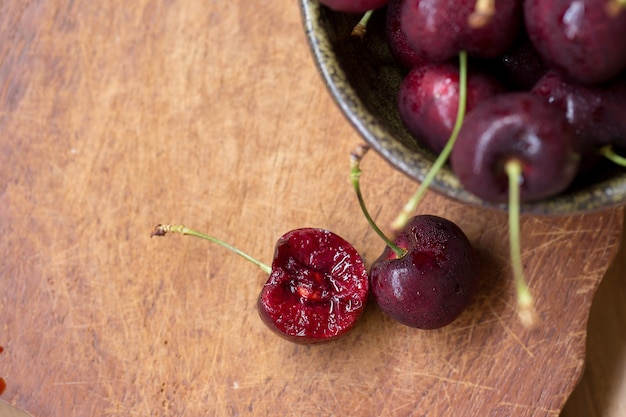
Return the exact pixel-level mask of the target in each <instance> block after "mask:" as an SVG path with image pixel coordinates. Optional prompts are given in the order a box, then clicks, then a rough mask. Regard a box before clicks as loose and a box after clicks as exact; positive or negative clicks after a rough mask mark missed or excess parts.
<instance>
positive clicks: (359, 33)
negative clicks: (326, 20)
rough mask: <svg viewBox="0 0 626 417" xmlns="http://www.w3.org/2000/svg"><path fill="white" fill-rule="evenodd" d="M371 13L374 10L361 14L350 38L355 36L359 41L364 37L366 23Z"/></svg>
mask: <svg viewBox="0 0 626 417" xmlns="http://www.w3.org/2000/svg"><path fill="white" fill-rule="evenodd" d="M372 13H374V10H368V11H366V12H365V14H363V17H361V20H359V23H357V24H356V25H355V26H354V28H353V29H352V36H356V37H359V38H361V39H362V38H363V37H364V36H365V32H367V23H368V22H369V21H370V18H371V17H372Z"/></svg>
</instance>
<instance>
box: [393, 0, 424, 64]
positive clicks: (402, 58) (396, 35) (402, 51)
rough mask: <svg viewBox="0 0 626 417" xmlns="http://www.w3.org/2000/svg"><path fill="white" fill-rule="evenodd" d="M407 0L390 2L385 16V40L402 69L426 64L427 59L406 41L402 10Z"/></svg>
mask: <svg viewBox="0 0 626 417" xmlns="http://www.w3.org/2000/svg"><path fill="white" fill-rule="evenodd" d="M404 1H405V0H389V3H388V4H387V14H386V15H385V38H386V40H387V44H388V45H389V50H390V51H391V55H393V57H394V59H395V60H396V62H397V63H398V65H400V66H401V67H403V68H405V69H410V68H413V67H415V66H417V65H422V64H425V63H426V62H427V61H426V59H425V58H424V57H423V56H421V55H419V54H417V53H416V52H415V51H414V50H413V48H412V47H411V45H409V42H408V41H407V39H406V34H405V33H404V31H403V30H402V26H401V24H400V10H401V7H402V3H403V2H404Z"/></svg>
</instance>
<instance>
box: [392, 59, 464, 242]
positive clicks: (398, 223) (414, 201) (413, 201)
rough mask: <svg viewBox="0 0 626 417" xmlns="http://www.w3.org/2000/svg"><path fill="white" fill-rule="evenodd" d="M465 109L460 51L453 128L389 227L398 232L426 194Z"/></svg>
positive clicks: (454, 140) (451, 144) (458, 127)
mask: <svg viewBox="0 0 626 417" xmlns="http://www.w3.org/2000/svg"><path fill="white" fill-rule="evenodd" d="M466 107H467V52H465V51H462V52H461V53H460V54H459V106H458V111H457V117H456V121H455V123H454V127H453V128H452V133H451V134H450V138H449V139H448V141H447V142H446V146H445V147H444V148H443V150H442V151H441V153H440V154H439V155H438V156H437V159H436V160H435V162H434V163H433V165H432V167H431V169H430V170H429V171H428V173H427V174H426V177H425V178H424V181H423V182H422V183H421V184H420V186H419V187H418V189H417V191H416V192H415V194H413V196H412V197H411V198H410V199H409V201H408V202H407V203H406V204H405V206H404V207H403V208H402V210H401V211H400V214H398V216H397V217H396V219H395V220H394V221H393V223H392V224H391V227H392V228H393V229H394V230H396V231H398V230H400V229H402V228H403V227H404V226H405V225H406V224H407V222H408V221H409V219H410V218H411V216H412V215H413V213H414V212H415V210H416V209H417V206H418V205H419V203H420V201H421V200H422V198H423V197H424V195H425V194H426V191H427V190H428V187H429V186H430V184H431V183H432V181H433V180H434V179H435V176H436V175H437V174H438V173H439V171H440V170H441V168H442V167H443V165H444V164H445V163H446V161H447V160H448V158H449V156H450V153H451V152H452V148H453V147H454V143H455V142H456V138H457V137H458V136H459V131H460V130H461V126H462V125H463V119H464V117H465V112H466Z"/></svg>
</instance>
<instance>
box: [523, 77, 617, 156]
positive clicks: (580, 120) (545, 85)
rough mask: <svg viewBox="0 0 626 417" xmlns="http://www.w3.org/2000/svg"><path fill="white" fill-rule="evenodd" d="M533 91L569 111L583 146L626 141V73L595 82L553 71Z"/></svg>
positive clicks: (566, 111)
mask: <svg viewBox="0 0 626 417" xmlns="http://www.w3.org/2000/svg"><path fill="white" fill-rule="evenodd" d="M531 91H532V92H533V93H535V94H537V95H540V96H542V97H544V98H545V100H546V101H547V102H548V103H550V104H551V105H553V106H555V107H557V108H558V109H560V110H561V112H563V113H564V114H565V117H566V118H567V121H568V122H569V123H570V124H571V125H572V127H573V128H574V133H575V135H576V137H577V139H578V141H579V142H580V143H581V146H582V149H583V150H588V149H591V148H598V147H601V146H604V145H608V144H612V143H613V144H619V145H620V146H623V145H626V74H625V75H624V76H621V77H616V78H614V79H611V81H609V82H607V83H603V84H596V85H592V86H591V85H582V84H580V83H575V82H572V81H570V80H567V79H566V78H564V77H563V76H562V75H561V74H559V73H558V72H556V71H549V72H547V73H546V74H545V75H544V76H543V77H542V78H541V79H540V80H539V81H538V82H537V83H536V84H535V86H534V87H533V89H532V90H531Z"/></svg>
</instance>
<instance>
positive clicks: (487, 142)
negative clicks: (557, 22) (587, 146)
mask: <svg viewBox="0 0 626 417" xmlns="http://www.w3.org/2000/svg"><path fill="white" fill-rule="evenodd" d="M511 160H516V161H518V162H519V163H520V164H521V169H522V174H521V179H520V201H522V202H524V201H531V200H537V199H541V198H546V197H550V196H554V195H556V194H558V193H560V192H561V191H563V190H564V189H565V188H567V187H568V186H569V185H570V183H571V182H572V180H573V179H574V177H575V176H576V173H577V169H578V166H579V161H580V154H579V152H578V150H577V149H576V144H575V138H574V134H573V131H572V128H571V126H570V125H569V123H568V122H567V119H566V118H565V114H564V113H563V112H562V111H560V110H559V109H557V108H556V107H555V106H551V105H550V104H549V103H548V102H547V101H546V100H545V99H543V98H542V97H539V96H538V95H536V94H533V93H530V92H513V93H505V94H499V95H497V96H494V97H491V98H489V99H487V100H485V101H483V102H482V103H480V104H479V105H478V106H476V107H475V108H474V109H473V110H472V111H471V112H470V113H468V114H467V116H466V118H465V121H464V123H463V126H462V127H461V130H460V132H459V136H458V138H457V141H456V144H455V147H454V148H453V150H452V154H451V156H450V162H451V165H452V169H453V171H454V172H455V173H456V175H457V177H458V178H459V181H460V182H461V184H462V185H463V186H464V187H465V188H466V189H467V190H468V191H470V192H472V193H474V194H476V195H477V196H479V197H480V198H482V199H484V200H487V201H491V202H496V203H505V202H507V201H508V199H509V186H508V184H509V182H508V181H509V179H508V175H507V173H506V170H505V167H506V165H507V163H508V162H509V161H511Z"/></svg>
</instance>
